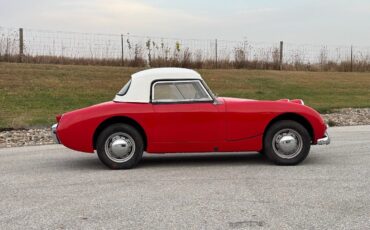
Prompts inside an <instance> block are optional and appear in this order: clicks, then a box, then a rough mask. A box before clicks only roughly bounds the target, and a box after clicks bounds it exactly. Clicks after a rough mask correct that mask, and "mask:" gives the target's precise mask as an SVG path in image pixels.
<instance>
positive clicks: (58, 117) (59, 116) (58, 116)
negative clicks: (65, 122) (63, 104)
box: [56, 115, 62, 123]
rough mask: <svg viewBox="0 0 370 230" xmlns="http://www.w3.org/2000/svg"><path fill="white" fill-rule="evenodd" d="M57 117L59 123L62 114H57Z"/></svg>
mask: <svg viewBox="0 0 370 230" xmlns="http://www.w3.org/2000/svg"><path fill="white" fill-rule="evenodd" d="M56 119H57V122H58V123H59V121H60V119H62V115H57V116H56Z"/></svg>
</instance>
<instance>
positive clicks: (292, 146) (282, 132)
mask: <svg viewBox="0 0 370 230" xmlns="http://www.w3.org/2000/svg"><path fill="white" fill-rule="evenodd" d="M263 145H264V152H265V154H266V156H267V157H268V158H269V159H270V160H271V161H273V162H274V163H275V164H279V165H296V164H299V163H300V162H302V161H303V160H304V159H306V157H307V155H308V153H309V152H310V147H311V138H310V134H309V133H308V131H307V129H306V128H305V127H303V126H302V125H301V124H299V123H298V122H295V121H290V120H283V121H279V122H276V123H274V124H273V125H272V126H271V127H270V128H269V129H268V130H267V132H266V134H265V138H264V143H263Z"/></svg>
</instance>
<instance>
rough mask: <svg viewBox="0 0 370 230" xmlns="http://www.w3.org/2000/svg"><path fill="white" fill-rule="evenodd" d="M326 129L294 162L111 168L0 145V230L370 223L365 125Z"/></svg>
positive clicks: (53, 150) (165, 160) (185, 159)
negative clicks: (324, 141)
mask: <svg viewBox="0 0 370 230" xmlns="http://www.w3.org/2000/svg"><path fill="white" fill-rule="evenodd" d="M329 133H330V135H331V137H332V144H331V145H329V146H314V147H313V148H312V150H311V154H310V155H309V157H308V158H307V159H306V161H305V162H304V163H303V164H301V165H299V166H294V167H283V166H275V165H272V164H270V163H268V162H266V161H265V160H264V159H262V158H261V157H260V156H259V155H258V154H254V153H251V154H233V153H230V154H217V155H210V154H202V155H199V154H198V155H183V154H182V155H181V154H180V155H179V154H177V155H165V156H162V155H161V156H148V155H147V156H145V158H144V159H143V161H142V162H141V164H140V165H139V167H138V168H136V169H133V170H129V171H112V170H108V169H107V168H105V167H104V166H103V165H102V164H101V163H100V162H99V160H98V158H97V156H96V155H89V154H84V153H79V152H74V151H71V150H68V149H66V148H64V147H62V146H57V145H49V146H41V147H23V148H11V149H0V229H250V228H251V229H254V228H255V229H260V228H274V229H277V228H279V229H281V228H284V229H308V228H309V229H317V228H320V229H369V228H370V126H358V127H342V128H331V129H330V130H329Z"/></svg>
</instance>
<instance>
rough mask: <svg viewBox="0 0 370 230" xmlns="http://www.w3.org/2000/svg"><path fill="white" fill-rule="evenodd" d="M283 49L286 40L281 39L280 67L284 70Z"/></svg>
mask: <svg viewBox="0 0 370 230" xmlns="http://www.w3.org/2000/svg"><path fill="white" fill-rule="evenodd" d="M283 49H284V42H283V41H280V60H279V61H280V66H279V69H280V70H283Z"/></svg>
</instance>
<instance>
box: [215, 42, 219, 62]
mask: <svg viewBox="0 0 370 230" xmlns="http://www.w3.org/2000/svg"><path fill="white" fill-rule="evenodd" d="M217 45H218V44H217V39H216V40H215V55H216V68H217V66H218V50H217V49H218V47H217Z"/></svg>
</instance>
